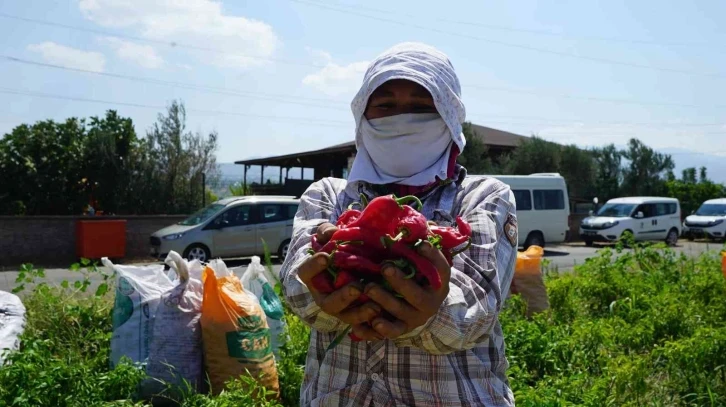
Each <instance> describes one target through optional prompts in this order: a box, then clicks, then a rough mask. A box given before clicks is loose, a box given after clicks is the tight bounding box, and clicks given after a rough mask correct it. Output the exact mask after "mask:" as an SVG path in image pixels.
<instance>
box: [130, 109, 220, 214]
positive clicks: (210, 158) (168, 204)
mask: <svg viewBox="0 0 726 407" xmlns="http://www.w3.org/2000/svg"><path fill="white" fill-rule="evenodd" d="M216 150H217V133H216V132H211V133H209V134H208V135H207V136H204V135H202V134H201V133H192V132H189V131H187V130H186V109H185V108H184V104H183V103H181V102H177V101H173V102H172V103H171V104H170V105H169V106H168V108H167V111H166V114H161V113H160V114H159V115H158V118H157V122H156V123H154V125H153V126H152V127H151V129H149V131H147V133H146V139H145V140H144V142H143V143H142V144H141V145H140V146H139V155H138V157H137V160H138V162H137V163H136V164H137V165H138V168H137V170H136V171H135V172H134V176H135V179H137V180H138V181H139V185H140V186H142V188H145V190H142V191H140V194H139V196H143V197H153V198H152V199H150V200H149V201H138V205H140V206H142V207H144V208H145V211H149V212H152V213H191V212H193V211H194V210H196V209H198V208H199V207H201V206H202V201H203V196H204V195H203V194H205V190H204V185H203V182H202V178H203V175H202V174H204V176H205V177H206V181H207V182H208V183H210V184H214V183H215V182H216V180H217V178H218V177H219V169H218V168H217V162H216Z"/></svg>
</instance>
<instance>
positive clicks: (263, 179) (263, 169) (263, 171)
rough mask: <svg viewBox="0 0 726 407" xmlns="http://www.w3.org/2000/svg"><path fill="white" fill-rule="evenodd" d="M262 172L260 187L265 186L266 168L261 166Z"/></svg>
mask: <svg viewBox="0 0 726 407" xmlns="http://www.w3.org/2000/svg"><path fill="white" fill-rule="evenodd" d="M260 167H261V168H262V171H260V185H265V166H264V165H261V166H260Z"/></svg>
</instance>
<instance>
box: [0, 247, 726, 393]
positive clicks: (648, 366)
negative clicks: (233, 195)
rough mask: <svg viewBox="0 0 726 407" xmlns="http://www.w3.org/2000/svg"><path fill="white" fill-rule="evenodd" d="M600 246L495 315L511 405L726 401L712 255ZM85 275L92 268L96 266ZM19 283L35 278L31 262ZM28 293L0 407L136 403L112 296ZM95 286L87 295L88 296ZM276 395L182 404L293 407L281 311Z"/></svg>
mask: <svg viewBox="0 0 726 407" xmlns="http://www.w3.org/2000/svg"><path fill="white" fill-rule="evenodd" d="M618 251H619V250H618V249H603V250H602V251H601V252H600V254H599V256H598V257H595V258H592V259H590V260H588V262H587V263H585V264H582V265H580V266H578V267H577V268H576V269H575V270H574V271H573V272H572V273H561V274H559V273H548V275H547V276H546V283H547V289H548V293H549V300H550V305H551V310H549V311H547V312H545V313H541V314H538V315H536V316H535V317H534V318H533V319H531V320H528V319H526V318H525V317H524V303H523V301H522V300H521V299H520V298H519V297H514V298H511V299H509V300H508V301H507V305H506V307H505V308H506V309H505V310H504V311H503V313H502V315H501V321H502V325H503V328H504V333H505V338H506V343H507V356H508V359H509V362H510V370H509V377H510V384H511V386H512V389H513V391H514V393H515V398H516V403H517V405H518V406H580V405H582V406H725V405H726V278H724V275H723V274H722V272H721V266H720V259H719V258H718V256H717V253H710V254H704V255H702V256H700V257H698V258H691V257H687V256H685V255H681V256H679V255H676V254H675V253H674V252H672V251H670V250H668V249H665V248H636V249H635V250H633V251H628V252H620V253H618ZM79 272H80V273H85V274H86V275H88V274H89V273H95V272H98V271H96V270H95V269H94V268H93V267H86V268H81V269H80V270H79ZM22 277H23V279H25V280H30V281H32V280H35V281H36V282H39V280H42V278H43V274H42V272H41V271H39V270H34V269H33V268H32V267H26V268H25V269H24V275H23V276H22ZM64 286H65V288H63V287H60V288H50V287H47V286H43V285H40V286H39V287H38V288H36V289H35V290H34V291H33V292H31V293H25V294H24V303H25V305H26V307H27V309H28V325H27V327H26V332H25V334H24V336H23V338H22V341H23V347H22V350H21V351H19V352H17V353H14V354H13V355H12V356H10V357H9V360H10V363H9V364H8V365H6V366H5V367H3V368H0V406H33V407H35V406H84V407H85V406H99V405H105V406H132V405H139V406H140V405H144V403H143V402H135V401H133V399H134V394H135V391H136V386H137V384H138V383H139V382H140V381H141V380H142V379H143V373H141V372H140V371H139V370H138V369H136V368H134V367H132V366H130V365H123V364H122V365H121V366H119V367H118V368H117V369H116V370H113V371H109V368H108V366H109V363H108V356H109V344H110V332H111V317H110V315H111V313H110V311H111V307H112V293H113V291H114V290H109V289H108V288H109V287H108V286H102V288H101V289H100V290H98V291H97V292H96V293H95V294H96V295H90V296H89V295H88V293H84V291H85V290H86V289H87V288H88V283H78V284H76V285H74V286H70V285H68V284H64ZM92 294H93V293H92ZM286 318H287V323H288V329H289V336H290V337H291V341H289V342H288V343H287V344H286V345H285V347H284V348H283V349H282V351H281V353H282V357H281V360H280V361H279V363H278V371H279V377H280V387H281V389H282V394H281V401H280V403H277V402H270V401H263V400H262V398H261V396H262V395H263V393H264V390H262V389H261V388H259V387H257V386H255V381H254V379H252V378H241V379H238V380H235V381H232V382H230V383H229V384H228V388H227V390H226V391H225V392H224V393H223V394H221V395H220V396H217V397H211V396H207V395H199V394H191V393H188V394H182V396H181V397H180V400H178V402H179V405H182V406H249V405H258V406H278V405H283V406H294V405H297V399H298V392H299V388H300V383H301V380H302V378H303V365H304V363H305V356H306V352H307V340H308V335H309V331H308V329H307V327H305V326H304V325H303V324H302V323H301V322H300V320H298V319H297V318H296V317H295V316H293V315H291V314H290V313H287V316H286Z"/></svg>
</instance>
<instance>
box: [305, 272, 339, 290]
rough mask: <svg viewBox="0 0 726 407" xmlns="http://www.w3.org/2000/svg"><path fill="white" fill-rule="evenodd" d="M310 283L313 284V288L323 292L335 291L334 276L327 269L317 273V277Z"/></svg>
mask: <svg viewBox="0 0 726 407" xmlns="http://www.w3.org/2000/svg"><path fill="white" fill-rule="evenodd" d="M310 283H311V284H312V285H313V288H315V289H316V290H318V291H319V292H320V293H322V294H330V293H332V292H333V291H335V287H334V286H333V278H332V276H331V275H330V273H329V272H328V271H327V270H326V271H322V272H320V273H318V274H316V275H315V277H313V278H312V279H311V280H310Z"/></svg>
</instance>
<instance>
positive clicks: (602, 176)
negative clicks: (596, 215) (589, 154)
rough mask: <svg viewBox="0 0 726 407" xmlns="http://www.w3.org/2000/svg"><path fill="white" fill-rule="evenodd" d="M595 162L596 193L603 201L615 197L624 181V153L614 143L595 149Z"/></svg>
mask: <svg viewBox="0 0 726 407" xmlns="http://www.w3.org/2000/svg"><path fill="white" fill-rule="evenodd" d="M593 157H594V164H595V181H594V195H596V196H597V197H598V198H599V199H601V200H602V201H603V202H604V201H607V200H608V199H611V198H615V197H617V196H618V195H619V192H620V183H621V181H622V167H621V162H622V157H623V154H622V152H621V151H619V150H618V149H617V148H616V147H615V145H614V144H610V145H608V146H605V147H602V148H596V149H594V150H593Z"/></svg>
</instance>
